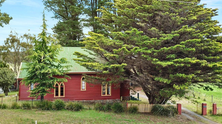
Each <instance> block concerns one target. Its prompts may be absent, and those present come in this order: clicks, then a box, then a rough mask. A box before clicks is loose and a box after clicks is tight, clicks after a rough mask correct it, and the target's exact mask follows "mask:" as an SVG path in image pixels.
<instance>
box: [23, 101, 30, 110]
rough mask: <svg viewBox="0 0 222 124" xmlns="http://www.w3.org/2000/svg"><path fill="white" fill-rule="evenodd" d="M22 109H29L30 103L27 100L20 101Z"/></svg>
mask: <svg viewBox="0 0 222 124" xmlns="http://www.w3.org/2000/svg"><path fill="white" fill-rule="evenodd" d="M22 109H31V104H30V103H28V102H24V103H22Z"/></svg>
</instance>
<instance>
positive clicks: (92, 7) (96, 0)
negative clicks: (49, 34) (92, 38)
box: [84, 0, 113, 32]
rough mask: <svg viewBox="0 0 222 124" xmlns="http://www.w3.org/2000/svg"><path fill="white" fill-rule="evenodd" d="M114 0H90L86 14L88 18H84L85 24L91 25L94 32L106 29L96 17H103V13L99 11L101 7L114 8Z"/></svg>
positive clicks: (86, 7)
mask: <svg viewBox="0 0 222 124" xmlns="http://www.w3.org/2000/svg"><path fill="white" fill-rule="evenodd" d="M112 2H113V0H88V2H87V4H86V6H85V11H84V14H85V15H86V18H85V19H84V22H86V23H84V26H86V27H91V28H92V32H101V31H103V30H104V28H103V27H102V26H101V24H100V23H99V22H98V20H96V18H95V17H101V16H102V13H101V12H100V11H97V10H98V9H100V8H101V7H105V8H107V9H109V10H110V11H111V10H112V9H113V8H112V4H109V3H112Z"/></svg>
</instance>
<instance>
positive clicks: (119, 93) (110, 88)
mask: <svg viewBox="0 0 222 124" xmlns="http://www.w3.org/2000/svg"><path fill="white" fill-rule="evenodd" d="M75 51H78V52H81V53H85V54H87V52H85V51H84V50H83V49H81V48H80V47H63V50H62V51H61V52H60V54H59V56H58V58H62V57H65V58H67V60H68V61H69V65H71V66H72V67H71V68H70V70H71V71H69V72H68V74H67V75H69V76H70V78H67V80H68V81H67V82H64V83H63V82H57V83H55V85H54V86H55V87H56V88H55V89H51V94H47V95H46V96H45V97H44V98H45V99H46V100H54V99H63V100H65V101H68V100H71V101H72V100H73V101H74V100H120V99H121V97H122V98H123V99H128V98H129V96H130V95H129V88H128V87H127V85H126V84H125V83H119V85H118V86H117V85H114V84H112V85H108V84H104V85H102V84H91V83H86V82H85V81H84V76H83V74H90V75H96V72H93V71H88V70H87V69H86V68H84V67H82V66H80V65H79V64H77V63H75V61H74V60H73V58H75V57H76V56H74V55H73V53H74V52H75ZM25 67H26V64H25V63H22V68H25ZM26 74H27V73H26V71H25V70H22V69H21V72H20V74H19V78H18V80H19V82H20V85H19V100H31V99H32V98H31V97H29V95H30V90H32V89H33V88H34V85H31V86H25V85H24V84H23V83H22V82H21V80H22V79H23V78H24V77H25V76H26Z"/></svg>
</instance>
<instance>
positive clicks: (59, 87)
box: [54, 83, 65, 97]
mask: <svg viewBox="0 0 222 124" xmlns="http://www.w3.org/2000/svg"><path fill="white" fill-rule="evenodd" d="M54 87H55V89H54V97H65V85H64V83H56V84H55V86H54Z"/></svg>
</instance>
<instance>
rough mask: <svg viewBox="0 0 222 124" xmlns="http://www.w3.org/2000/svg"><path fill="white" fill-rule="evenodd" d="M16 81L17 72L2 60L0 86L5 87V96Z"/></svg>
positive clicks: (0, 63)
mask: <svg viewBox="0 0 222 124" xmlns="http://www.w3.org/2000/svg"><path fill="white" fill-rule="evenodd" d="M14 83H15V73H14V72H13V71H12V69H10V68H9V66H8V65H7V64H6V63H4V62H3V61H0V87H1V88H2V89H3V91H4V93H5V96H8V92H9V88H10V86H11V85H13V84H14Z"/></svg>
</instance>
